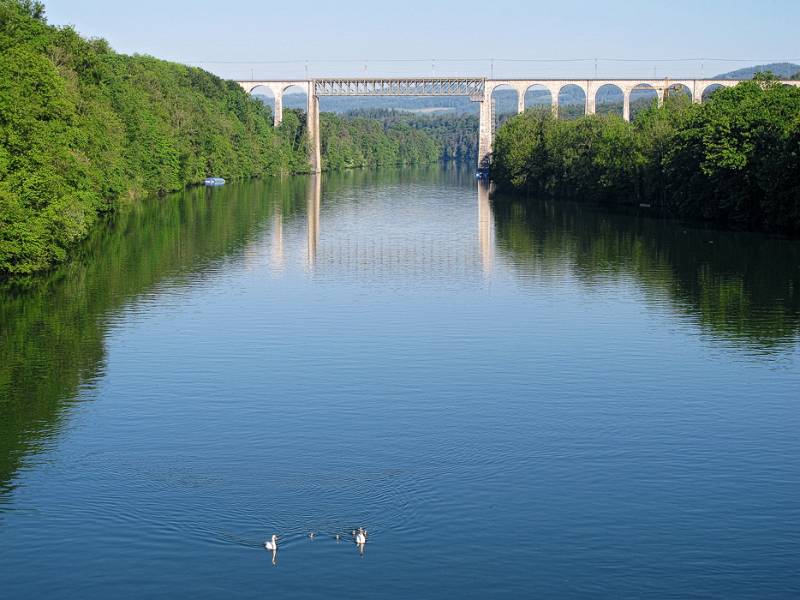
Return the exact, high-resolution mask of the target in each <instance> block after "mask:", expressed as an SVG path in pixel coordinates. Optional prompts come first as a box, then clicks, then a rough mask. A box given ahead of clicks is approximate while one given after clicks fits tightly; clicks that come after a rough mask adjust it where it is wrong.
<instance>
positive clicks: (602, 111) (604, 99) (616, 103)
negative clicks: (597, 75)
mask: <svg viewBox="0 0 800 600" xmlns="http://www.w3.org/2000/svg"><path fill="white" fill-rule="evenodd" d="M624 103H625V96H624V94H623V92H622V88H620V87H619V86H618V85H614V84H613V83H606V84H605V85H601V86H600V87H599V88H597V92H596V94H595V97H594V111H595V113H596V114H598V115H617V116H618V117H620V118H622V112H623V105H624Z"/></svg>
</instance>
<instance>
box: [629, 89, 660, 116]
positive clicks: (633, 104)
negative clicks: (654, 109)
mask: <svg viewBox="0 0 800 600" xmlns="http://www.w3.org/2000/svg"><path fill="white" fill-rule="evenodd" d="M654 102H655V103H657V104H661V99H660V98H659V96H658V92H657V91H656V88H654V87H653V86H652V85H650V84H649V83H638V84H636V85H635V86H633V89H631V94H630V116H631V120H633V119H635V118H636V115H638V114H639V113H640V112H642V111H643V110H647V109H648V108H650V107H651V106H653V103H654Z"/></svg>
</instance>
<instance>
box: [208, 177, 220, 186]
mask: <svg viewBox="0 0 800 600" xmlns="http://www.w3.org/2000/svg"><path fill="white" fill-rule="evenodd" d="M203 183H205V184H206V185H207V186H217V185H225V180H224V179H223V178H222V177H206V178H205V180H204V182H203Z"/></svg>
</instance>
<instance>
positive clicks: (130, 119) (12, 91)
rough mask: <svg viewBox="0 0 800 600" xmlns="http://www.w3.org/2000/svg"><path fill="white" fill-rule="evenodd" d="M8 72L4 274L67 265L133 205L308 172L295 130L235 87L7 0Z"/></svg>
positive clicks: (3, 44)
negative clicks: (76, 246) (217, 180)
mask: <svg viewBox="0 0 800 600" xmlns="http://www.w3.org/2000/svg"><path fill="white" fill-rule="evenodd" d="M0 72H2V73H3V77H2V78H0V273H2V272H6V273H29V272H33V271H36V270H40V269H43V268H46V267H48V266H49V265H51V264H52V263H53V262H57V261H60V260H63V259H64V258H65V257H66V253H67V249H68V248H69V247H70V246H71V245H72V244H73V243H74V242H75V241H76V240H79V239H81V238H83V237H85V236H86V235H87V233H88V231H89V229H90V227H91V226H92V224H93V223H94V222H95V221H96V220H97V217H98V214H99V213H101V212H103V211H107V210H110V209H111V208H112V207H113V206H114V205H115V204H116V203H117V202H118V201H119V200H120V199H123V198H125V197H134V196H138V195H142V194H147V193H164V192H167V191H172V190H177V189H180V188H182V187H184V186H185V185H187V184H190V183H195V182H198V181H201V180H202V179H203V178H204V177H206V176H208V175H217V176H222V177H227V178H232V179H236V178H243V177H252V176H258V175H266V174H273V173H284V172H290V171H303V170H307V169H308V166H307V162H306V154H304V153H303V148H300V147H299V146H301V145H302V144H298V132H297V130H296V128H294V129H293V128H292V127H291V126H287V127H283V128H281V129H279V130H273V128H272V126H271V117H270V114H269V112H268V111H267V110H265V108H264V107H263V105H261V104H260V103H259V102H257V101H255V100H252V99H250V98H248V97H247V95H246V94H245V93H244V92H243V90H241V89H239V88H238V87H237V86H236V85H235V84H233V83H231V82H226V81H223V80H221V79H219V78H217V77H214V76H213V75H211V74H209V73H206V72H204V71H202V70H200V69H194V68H190V67H186V66H183V65H177V64H172V63H168V62H164V61H160V60H156V59H154V58H151V57H147V56H132V57H131V56H123V55H118V54H115V53H113V52H112V51H111V50H110V49H109V47H108V44H107V43H106V42H104V41H103V40H89V41H87V40H84V39H82V38H81V37H80V36H78V35H77V33H76V32H75V31H74V30H73V29H71V28H68V27H67V28H56V27H51V26H48V25H47V24H46V23H45V21H44V9H43V7H42V5H41V4H40V3H38V2H32V1H30V0H0ZM300 137H302V136H300Z"/></svg>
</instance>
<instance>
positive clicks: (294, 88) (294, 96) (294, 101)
mask: <svg viewBox="0 0 800 600" xmlns="http://www.w3.org/2000/svg"><path fill="white" fill-rule="evenodd" d="M282 96H283V98H282V104H283V109H284V110H286V109H289V110H299V111H302V112H306V110H308V93H307V92H306V91H305V90H304V89H303V88H301V87H300V86H299V85H290V86H288V87H285V88H284V89H283V92H282Z"/></svg>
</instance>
